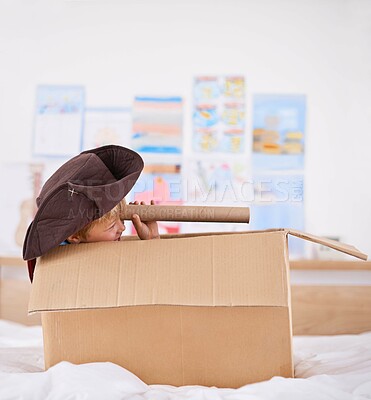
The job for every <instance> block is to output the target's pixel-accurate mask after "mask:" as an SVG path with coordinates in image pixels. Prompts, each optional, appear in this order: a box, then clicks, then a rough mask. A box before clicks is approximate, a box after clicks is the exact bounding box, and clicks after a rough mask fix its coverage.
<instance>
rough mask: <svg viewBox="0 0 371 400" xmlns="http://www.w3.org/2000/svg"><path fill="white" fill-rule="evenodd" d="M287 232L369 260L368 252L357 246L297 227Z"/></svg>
mask: <svg viewBox="0 0 371 400" xmlns="http://www.w3.org/2000/svg"><path fill="white" fill-rule="evenodd" d="M286 232H287V233H288V234H290V235H293V236H296V237H298V238H300V239H305V240H309V241H311V242H314V243H319V244H322V245H324V246H327V247H330V248H332V249H334V250H338V251H341V252H342V253H345V254H349V255H351V256H353V257H357V258H359V259H361V260H364V261H367V257H368V256H367V254H364V253H362V252H361V251H359V250H358V249H357V248H355V247H354V246H351V245H349V244H345V243H341V242H338V241H336V240H331V239H327V238H324V237H320V236H315V235H311V234H310V233H305V232H302V231H298V230H295V229H286Z"/></svg>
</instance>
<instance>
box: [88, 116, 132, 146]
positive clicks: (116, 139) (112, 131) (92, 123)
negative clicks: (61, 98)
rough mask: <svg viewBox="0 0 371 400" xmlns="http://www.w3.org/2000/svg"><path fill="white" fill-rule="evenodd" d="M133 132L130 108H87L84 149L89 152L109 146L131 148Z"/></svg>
mask: <svg viewBox="0 0 371 400" xmlns="http://www.w3.org/2000/svg"><path fill="white" fill-rule="evenodd" d="M131 130H132V114H131V109H130V108H87V109H86V110H85V122H84V134H83V145H82V149H83V150H88V149H93V148H95V147H100V146H105V145H108V144H117V145H121V146H126V147H129V146H130V139H131Z"/></svg>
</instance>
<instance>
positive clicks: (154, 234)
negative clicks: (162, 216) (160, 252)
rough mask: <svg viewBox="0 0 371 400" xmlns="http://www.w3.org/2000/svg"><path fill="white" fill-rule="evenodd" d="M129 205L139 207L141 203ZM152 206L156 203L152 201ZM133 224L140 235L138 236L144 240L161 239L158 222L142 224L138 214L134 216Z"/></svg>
mask: <svg viewBox="0 0 371 400" xmlns="http://www.w3.org/2000/svg"><path fill="white" fill-rule="evenodd" d="M129 204H135V205H138V204H139V203H138V202H137V201H134V202H132V203H129ZM140 204H142V205H145V204H146V203H145V202H144V201H141V203H140ZM151 204H152V205H154V204H155V202H154V201H153V200H151ZM132 222H133V224H134V228H135V230H136V231H137V233H138V236H139V237H140V238H141V239H142V240H150V239H160V235H159V233H158V226H157V222H156V221H148V222H142V221H141V220H140V217H139V215H138V214H133V217H132Z"/></svg>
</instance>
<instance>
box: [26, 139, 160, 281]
mask: <svg viewBox="0 0 371 400" xmlns="http://www.w3.org/2000/svg"><path fill="white" fill-rule="evenodd" d="M143 166H144V164H143V160H142V158H141V157H140V155H139V154H137V153H136V152H134V151H132V150H130V149H127V148H125V147H121V146H114V145H109V146H103V147H99V148H96V149H92V150H87V151H84V152H82V153H81V154H79V155H78V156H76V157H74V158H72V159H71V160H69V161H67V162H66V163H65V164H63V165H62V166H61V167H60V168H59V169H58V170H57V171H56V172H55V173H54V174H53V175H52V176H51V177H50V178H49V179H48V180H47V181H46V183H45V185H44V186H43V187H42V189H41V192H40V195H39V197H38V198H37V199H36V203H37V206H38V210H37V212H36V215H35V218H34V220H33V221H32V222H31V224H30V226H29V227H28V230H27V233H26V237H25V240H24V243H23V259H24V260H27V263H28V269H29V275H30V279H31V282H32V278H33V272H34V268H35V265H36V258H37V257H40V256H42V255H44V254H45V253H47V252H48V251H49V250H51V249H53V248H55V247H57V246H59V245H60V244H61V243H80V242H95V241H107V240H109V241H111V240H119V238H120V236H121V233H122V232H123V230H124V225H123V223H122V222H121V220H120V210H121V209H122V207H123V202H124V200H123V199H124V197H125V196H126V195H127V194H128V192H129V191H130V190H131V189H132V187H133V186H134V184H135V182H136V181H137V179H138V177H139V175H140V173H141V171H142V169H143ZM151 203H153V202H151ZM136 204H137V202H136ZM133 224H134V226H135V228H136V229H137V232H138V236H139V237H140V238H141V239H155V238H158V237H159V235H158V229H157V223H156V222H150V223H147V222H146V223H144V222H142V221H141V220H140V218H139V216H138V215H135V216H134V217H133Z"/></svg>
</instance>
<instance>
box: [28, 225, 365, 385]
mask: <svg viewBox="0 0 371 400" xmlns="http://www.w3.org/2000/svg"><path fill="white" fill-rule="evenodd" d="M288 234H293V235H296V236H299V237H303V238H305V239H308V240H312V241H316V242H319V243H322V244H326V245H329V246H331V247H334V248H337V249H338V250H340V251H344V252H347V253H349V254H353V255H355V256H357V257H360V258H364V257H365V256H364V255H363V254H362V253H360V252H358V251H357V250H356V249H354V248H353V247H350V246H346V245H342V244H340V243H338V242H332V241H328V240H326V239H321V238H317V237H314V236H311V235H307V234H304V233H301V232H297V231H293V230H269V231H258V232H246V233H235V234H201V235H178V236H166V237H164V239H165V240H152V241H140V240H123V241H121V242H104V243H103V242H102V243H90V244H79V245H70V246H60V247H59V248H57V249H55V250H53V251H51V252H49V253H48V254H47V255H45V256H43V257H41V258H40V259H39V260H38V264H37V268H36V271H35V276H34V283H33V285H32V293H31V298H30V304H29V311H30V312H31V313H33V312H41V313H42V324H43V334H44V352H45V366H46V368H49V367H50V366H52V365H54V364H56V363H58V362H59V361H62V360H66V361H70V362H72V363H76V364H79V363H86V362H96V361H111V362H114V363H116V364H119V365H121V366H123V367H124V368H126V369H128V370H130V371H131V372H133V373H134V374H135V375H137V376H138V377H139V378H140V379H142V380H143V381H144V382H146V383H147V384H169V385H176V386H179V385H206V386H217V387H240V386H242V385H245V384H248V383H252V382H258V381H262V380H267V379H270V378H271V377H273V376H275V375H280V376H283V377H292V376H293V375H294V371H293V360H292V344H291V341H292V328H291V309H290V286H289V262H288V246H287V240H288V239H287V236H288Z"/></svg>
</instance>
